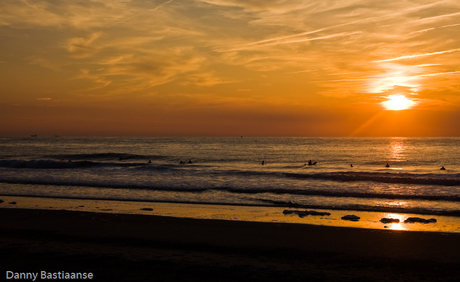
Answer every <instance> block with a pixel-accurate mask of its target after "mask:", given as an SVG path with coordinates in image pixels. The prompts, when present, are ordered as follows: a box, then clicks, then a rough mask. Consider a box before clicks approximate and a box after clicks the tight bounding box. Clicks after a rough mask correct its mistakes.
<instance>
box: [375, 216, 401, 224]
mask: <svg viewBox="0 0 460 282" xmlns="http://www.w3.org/2000/svg"><path fill="white" fill-rule="evenodd" d="M380 222H381V223H399V219H398V218H386V217H384V218H382V219H381V220H380Z"/></svg>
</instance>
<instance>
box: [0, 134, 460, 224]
mask: <svg viewBox="0 0 460 282" xmlns="http://www.w3.org/2000/svg"><path fill="white" fill-rule="evenodd" d="M310 161H311V165H310V164H309V162H310ZM315 162H316V164H314V165H313V163H315ZM442 167H444V168H445V170H441V168H442ZM0 195H3V196H27V197H49V198H62V199H93V200H118V201H142V202H171V203H189V204H200V205H202V204H206V205H209V204H217V205H234V206H269V207H283V208H286V209H289V208H317V209H329V210H330V209H332V210H354V211H364V212H365V211H377V212H395V213H417V214H429V215H447V216H460V138H256V137H234V138H204V137H203V138H101V137H98V138H89V137H88V138H70V137H29V138H0Z"/></svg>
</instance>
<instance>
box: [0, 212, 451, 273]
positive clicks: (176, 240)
mask: <svg viewBox="0 0 460 282" xmlns="http://www.w3.org/2000/svg"><path fill="white" fill-rule="evenodd" d="M0 219H1V222H2V224H1V225H0V231H1V234H2V236H1V238H0V265H2V271H17V272H21V271H23V272H26V271H48V272H56V271H65V272H91V273H93V274H94V277H95V280H97V281H152V280H154V281H305V280H310V281H395V280H397V281H449V280H450V281H455V280H456V279H458V278H459V273H458V269H459V268H460V254H459V252H458V250H459V249H460V234H457V233H440V232H416V231H414V232H403V231H394V230H392V231H390V230H374V229H361V228H349V227H330V226H317V225H309V224H293V223H267V222H248V221H236V220H235V221H229V220H217V219H192V218H177V217H168V216H155V215H138V214H110V213H92V212H84V211H63V210H37V209H35V210H34V209H9V208H0ZM0 275H5V273H0Z"/></svg>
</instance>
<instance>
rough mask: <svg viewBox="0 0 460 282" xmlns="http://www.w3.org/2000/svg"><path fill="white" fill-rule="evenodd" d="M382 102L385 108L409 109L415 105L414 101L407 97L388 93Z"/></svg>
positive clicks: (393, 109) (394, 109)
mask: <svg viewBox="0 0 460 282" xmlns="http://www.w3.org/2000/svg"><path fill="white" fill-rule="evenodd" d="M382 104H383V106H384V107H385V109H387V110H392V111H400V110H406V109H410V108H411V107H412V106H414V105H415V102H414V101H412V100H410V99H407V98H406V96H404V95H390V96H388V100H387V101H385V102H382Z"/></svg>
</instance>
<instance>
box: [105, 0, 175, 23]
mask: <svg viewBox="0 0 460 282" xmlns="http://www.w3.org/2000/svg"><path fill="white" fill-rule="evenodd" d="M172 1H174V0H168V1H166V2H163V3H161V4H160V5H158V6H156V7H155V8H152V9H148V10H147V11H145V12H142V13H139V14H136V15H134V16H132V17H129V18H126V19H124V20H121V21H119V22H116V23H114V24H113V25H111V26H110V27H112V26H115V25H117V24H120V23H124V22H126V21H128V20H130V19H133V18H136V17H138V16H140V15H143V14H146V13H148V12H152V11H156V10H158V9H159V8H161V6H163V5H166V4H168V3H171V2H172Z"/></svg>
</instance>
